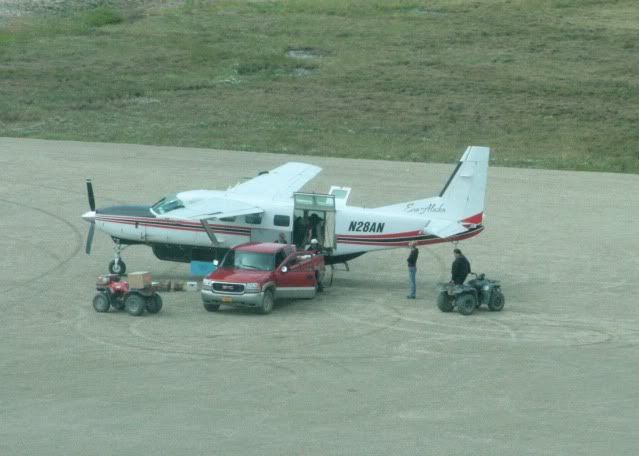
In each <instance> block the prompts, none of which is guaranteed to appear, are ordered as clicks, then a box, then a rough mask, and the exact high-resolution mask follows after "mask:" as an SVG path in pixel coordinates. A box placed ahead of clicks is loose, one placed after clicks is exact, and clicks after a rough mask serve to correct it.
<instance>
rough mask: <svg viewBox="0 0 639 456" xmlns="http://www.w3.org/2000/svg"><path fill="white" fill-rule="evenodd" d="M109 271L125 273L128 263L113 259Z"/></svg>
mask: <svg viewBox="0 0 639 456" xmlns="http://www.w3.org/2000/svg"><path fill="white" fill-rule="evenodd" d="M109 272H110V273H111V274H124V273H125V272H126V264H125V263H124V261H122V260H120V261H118V262H117V264H116V262H115V260H111V262H110V263H109Z"/></svg>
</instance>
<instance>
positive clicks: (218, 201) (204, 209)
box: [175, 197, 264, 220]
mask: <svg viewBox="0 0 639 456" xmlns="http://www.w3.org/2000/svg"><path fill="white" fill-rule="evenodd" d="M186 210H187V211H188V213H189V214H188V218H190V219H200V220H201V219H207V220H214V219H217V220H219V219H221V218H228V217H239V216H241V215H249V214H261V213H262V212H264V209H262V208H261V207H257V206H253V205H252V204H247V203H244V202H242V201H237V200H233V199H229V198H221V197H209V198H206V200H204V201H200V202H198V203H195V204H192V205H191V206H190V207H189V208H188V209H186ZM175 215H176V216H182V214H180V213H177V212H176V214H175Z"/></svg>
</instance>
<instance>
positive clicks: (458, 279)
mask: <svg viewBox="0 0 639 456" xmlns="http://www.w3.org/2000/svg"><path fill="white" fill-rule="evenodd" d="M453 255H455V261H453V266H452V268H451V280H450V281H451V282H452V283H454V284H455V285H463V284H464V280H466V277H468V274H470V261H468V259H467V258H466V257H465V256H464V254H463V253H462V251H461V250H459V249H455V250H453Z"/></svg>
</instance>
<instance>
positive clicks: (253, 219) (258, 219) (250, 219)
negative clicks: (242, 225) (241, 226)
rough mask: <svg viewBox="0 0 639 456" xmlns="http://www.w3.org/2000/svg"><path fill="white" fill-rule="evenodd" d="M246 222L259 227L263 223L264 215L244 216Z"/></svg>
mask: <svg viewBox="0 0 639 456" xmlns="http://www.w3.org/2000/svg"><path fill="white" fill-rule="evenodd" d="M244 221H245V222H246V223H249V224H251V225H259V224H260V223H262V214H249V215H246V216H244Z"/></svg>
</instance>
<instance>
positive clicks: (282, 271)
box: [275, 252, 315, 299]
mask: <svg viewBox="0 0 639 456" xmlns="http://www.w3.org/2000/svg"><path fill="white" fill-rule="evenodd" d="M309 258H310V255H309V254H308V253H306V252H295V253H293V255H290V256H289V257H288V258H286V260H285V261H284V262H283V263H282V264H281V265H280V266H279V267H278V268H277V269H276V271H275V279H276V282H277V297H278V298H285V299H302V298H312V297H313V296H315V271H314V270H313V265H312V263H311V262H310V261H309Z"/></svg>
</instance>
